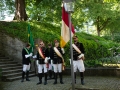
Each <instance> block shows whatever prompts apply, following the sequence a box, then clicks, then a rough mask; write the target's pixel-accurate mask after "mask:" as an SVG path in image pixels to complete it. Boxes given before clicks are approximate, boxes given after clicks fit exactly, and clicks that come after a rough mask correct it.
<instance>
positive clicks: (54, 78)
mask: <svg viewBox="0 0 120 90" xmlns="http://www.w3.org/2000/svg"><path fill="white" fill-rule="evenodd" d="M52 75H53V77H52V79H55V73H54V71H52Z"/></svg>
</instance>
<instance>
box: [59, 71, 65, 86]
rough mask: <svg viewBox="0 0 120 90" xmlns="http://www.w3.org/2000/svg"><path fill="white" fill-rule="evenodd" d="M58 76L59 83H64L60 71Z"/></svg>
mask: <svg viewBox="0 0 120 90" xmlns="http://www.w3.org/2000/svg"><path fill="white" fill-rule="evenodd" d="M59 77H60V83H61V84H64V83H63V80H62V72H61V73H59Z"/></svg>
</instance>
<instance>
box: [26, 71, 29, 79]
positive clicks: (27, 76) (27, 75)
mask: <svg viewBox="0 0 120 90" xmlns="http://www.w3.org/2000/svg"><path fill="white" fill-rule="evenodd" d="M26 81H30V79H29V71H27V72H26Z"/></svg>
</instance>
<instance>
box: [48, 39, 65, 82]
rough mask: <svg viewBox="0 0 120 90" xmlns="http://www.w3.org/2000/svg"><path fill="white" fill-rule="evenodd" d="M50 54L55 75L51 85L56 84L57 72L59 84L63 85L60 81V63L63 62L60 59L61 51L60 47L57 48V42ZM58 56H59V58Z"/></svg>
mask: <svg viewBox="0 0 120 90" xmlns="http://www.w3.org/2000/svg"><path fill="white" fill-rule="evenodd" d="M50 54H51V55H50V56H51V57H50V58H51V59H52V60H53V67H54V73H55V81H54V83H53V84H57V73H58V72H59V77H60V83H61V84H64V83H63V80H62V63H64V62H63V60H62V57H61V56H62V55H63V52H62V50H61V47H59V42H58V41H57V40H55V47H53V49H52V50H51V53H50ZM59 54H61V56H60V55H59Z"/></svg>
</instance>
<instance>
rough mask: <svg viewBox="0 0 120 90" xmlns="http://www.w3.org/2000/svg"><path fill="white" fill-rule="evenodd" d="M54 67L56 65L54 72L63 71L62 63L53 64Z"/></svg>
mask: <svg viewBox="0 0 120 90" xmlns="http://www.w3.org/2000/svg"><path fill="white" fill-rule="evenodd" d="M53 67H54V72H55V73H57V72H62V64H61V63H60V64H53Z"/></svg>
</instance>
